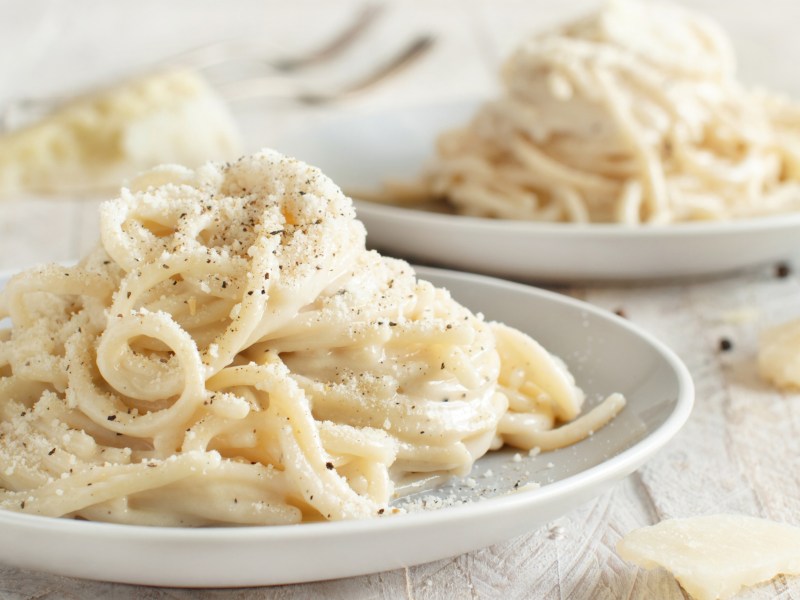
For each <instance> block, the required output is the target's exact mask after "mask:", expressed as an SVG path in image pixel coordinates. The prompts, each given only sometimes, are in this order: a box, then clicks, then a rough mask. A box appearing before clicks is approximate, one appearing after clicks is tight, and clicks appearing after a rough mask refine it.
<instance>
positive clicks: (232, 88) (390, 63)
mask: <svg viewBox="0 0 800 600" xmlns="http://www.w3.org/2000/svg"><path fill="white" fill-rule="evenodd" d="M434 42H435V38H434V37H433V36H432V35H427V34H424V35H420V36H417V37H415V38H414V39H412V40H411V42H410V43H408V44H407V45H405V46H403V47H402V48H401V49H400V51H399V52H397V53H396V54H394V55H393V56H392V57H391V58H389V60H387V61H386V62H384V63H382V64H379V65H378V66H377V67H376V68H374V69H373V70H372V71H370V72H369V73H367V74H366V75H365V76H363V77H361V78H359V79H356V80H354V81H350V82H348V83H347V84H345V85H344V86H342V87H339V88H337V89H335V90H334V91H332V92H331V91H327V90H322V89H314V87H307V86H306V85H303V84H298V83H297V82H296V81H292V80H289V79H285V78H284V79H276V78H271V77H258V78H252V79H243V80H240V81H232V82H228V83H221V84H218V85H217V88H218V90H219V92H220V94H221V95H222V97H223V98H225V99H226V100H228V101H229V102H236V101H241V100H251V99H255V98H274V99H285V100H293V101H296V102H300V103H302V104H325V103H329V102H334V101H338V100H343V99H345V98H349V97H351V96H353V95H355V94H357V93H360V92H364V91H366V90H369V89H371V88H373V87H374V86H375V85H377V84H379V83H381V82H383V81H385V80H386V79H388V78H389V77H392V76H394V75H397V74H398V73H400V72H401V71H403V70H404V69H405V68H407V67H409V66H410V65H411V64H413V63H414V62H415V61H417V60H418V59H419V58H421V57H422V56H423V55H424V54H426V53H427V52H428V51H429V50H430V49H431V48H432V47H433V44H434Z"/></svg>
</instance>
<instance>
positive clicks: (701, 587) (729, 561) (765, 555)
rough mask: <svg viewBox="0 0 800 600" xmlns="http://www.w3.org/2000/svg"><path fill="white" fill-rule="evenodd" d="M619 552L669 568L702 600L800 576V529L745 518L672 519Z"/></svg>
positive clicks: (628, 539)
mask: <svg viewBox="0 0 800 600" xmlns="http://www.w3.org/2000/svg"><path fill="white" fill-rule="evenodd" d="M617 552H618V553H619V555H620V556H621V557H622V558H624V559H625V560H627V561H630V562H632V563H634V564H637V565H639V566H640V567H643V568H645V569H652V568H655V567H659V566H660V567H664V568H665V569H667V570H669V571H670V572H672V574H673V575H675V578H676V579H677V580H678V581H679V582H680V584H681V586H682V587H683V588H684V589H685V590H686V591H687V592H688V593H689V594H691V595H692V597H693V598H695V599H696V600H716V599H725V598H730V597H731V596H733V595H734V594H736V593H737V592H738V591H739V590H740V589H741V588H742V587H745V586H751V585H754V584H757V583H760V582H764V581H769V580H770V579H772V578H773V577H775V576H776V575H778V574H787V575H788V574H800V527H793V526H791V525H786V524H784V523H776V522H773V521H768V520H766V519H757V518H754V517H748V516H744V515H724V514H723V515H709V516H704V517H692V518H687V519H668V520H666V521H662V522H661V523H658V524H657V525H653V526H651V527H643V528H642V529H637V530H635V531H632V532H631V533H629V534H628V535H626V536H625V537H624V538H623V539H622V540H621V541H620V542H619V544H618V545H617Z"/></svg>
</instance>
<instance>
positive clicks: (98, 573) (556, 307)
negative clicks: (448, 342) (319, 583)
mask: <svg viewBox="0 0 800 600" xmlns="http://www.w3.org/2000/svg"><path fill="white" fill-rule="evenodd" d="M419 272H420V275H421V276H423V277H425V278H427V279H430V280H432V281H434V282H435V283H436V284H438V285H443V286H446V287H448V288H449V289H450V290H451V291H452V293H453V295H454V297H455V298H457V299H459V300H460V301H461V302H463V303H464V304H466V305H467V306H469V307H471V308H472V309H473V310H476V311H483V312H484V313H485V314H486V316H487V317H488V318H490V319H497V320H503V321H505V322H506V323H508V324H509V325H512V326H514V327H518V328H520V329H522V330H523V331H525V332H527V333H529V334H531V335H533V336H534V337H535V338H536V339H538V340H539V341H540V342H542V343H543V344H544V345H545V347H547V348H548V349H550V350H551V351H553V352H555V353H557V354H559V355H560V356H561V357H562V358H564V359H565V360H566V361H567V363H568V364H569V365H570V368H571V369H572V371H573V372H574V373H575V375H576V378H577V380H578V382H579V383H580V384H581V385H582V387H583V388H584V390H585V391H586V392H587V398H588V400H587V402H588V403H589V404H590V405H591V404H594V403H596V402H597V401H598V400H599V399H601V398H602V397H604V396H605V395H606V394H608V393H610V392H613V391H620V392H622V393H624V394H625V396H626V397H627V400H628V404H627V406H626V407H625V409H624V410H623V411H622V413H620V414H619V415H618V416H617V418H616V419H615V420H614V421H613V422H612V423H611V424H610V425H608V426H606V427H604V428H603V429H601V430H600V431H598V432H596V433H595V434H594V435H593V436H592V437H591V438H589V439H587V440H584V441H582V442H580V443H578V444H576V445H574V446H571V447H569V448H565V449H563V450H558V451H554V452H549V453H546V454H542V455H539V456H536V457H530V456H528V455H527V454H525V453H523V455H522V457H521V458H522V459H521V460H514V459H513V456H514V451H513V450H512V451H500V452H495V453H489V455H487V456H485V457H484V458H482V459H481V460H480V461H478V463H477V465H476V467H475V469H474V470H473V474H472V476H473V478H474V482H466V483H469V484H473V483H476V485H474V486H470V485H466V484H464V483H462V482H460V481H456V482H454V483H453V484H452V485H451V486H449V488H446V489H441V490H437V491H435V492H428V493H423V494H422V495H423V496H428V497H431V496H435V497H438V498H441V499H445V500H446V501H447V500H449V501H450V502H453V501H454V502H455V504H456V506H451V507H447V508H440V509H436V510H424V511H418V512H411V513H408V514H404V515H397V516H392V517H385V518H382V519H375V520H365V521H349V522H333V523H318V524H308V525H294V526H279V527H243V528H208V529H171V528H163V527H141V526H128V525H113V524H105V523H91V522H86V521H74V520H68V519H53V518H45V517H34V516H29V515H22V514H17V513H13V512H6V511H0V539H2V544H0V561H2V562H5V563H8V564H12V565H17V566H20V567H26V568H32V569H40V570H44V571H51V572H54V573H60V574H64V575H71V576H75V577H84V578H90V579H101V580H106V581H119V582H127V583H138V584H147V585H161V586H190V587H211V586H215V587H217V586H252V585H268V584H282V583H294V582H301V581H313V580H321V579H331V578H338V577H348V576H353V575H360V574H365V573H372V572H378V571H384V570H388V569H396V568H400V567H404V566H410V565H414V564H419V563H423V562H428V561H432V560H437V559H441V558H445V557H448V556H454V555H457V554H460V553H463V552H467V551H469V550H473V549H475V548H480V547H483V546H487V545H490V544H493V543H496V542H499V541H502V540H505V539H508V538H511V537H514V536H516V535H519V534H522V533H524V532H526V531H529V530H532V529H534V528H536V527H538V526H540V525H542V524H544V523H546V522H547V521H549V520H551V519H553V518H555V517H558V516H560V515H562V514H564V513H566V512H567V511H569V510H570V509H572V508H574V507H575V506H577V505H579V504H581V503H582V502H585V501H586V500H588V499H590V498H592V497H594V496H596V495H598V494H600V493H601V492H603V491H604V490H605V489H607V488H608V487H609V486H611V485H612V484H613V483H614V482H615V481H617V480H619V479H620V478H622V477H625V476H626V475H628V474H629V473H631V472H632V471H634V470H635V469H636V468H637V467H639V466H640V465H641V464H642V463H643V462H644V461H645V460H647V458H649V457H650V456H651V455H652V454H653V453H654V452H656V450H658V449H659V448H661V447H662V446H663V445H664V444H665V443H667V442H668V441H669V440H670V438H672V437H673V436H674V435H675V434H676V433H677V432H678V430H679V429H680V428H681V426H682V425H683V423H684V422H685V421H686V419H687V418H688V417H689V413H690V411H691V407H692V399H693V386H692V381H691V378H690V376H689V374H688V372H687V370H686V367H684V366H683V364H682V363H681V362H680V360H679V359H678V358H677V357H676V356H675V355H674V354H673V353H672V352H671V351H670V350H668V349H667V348H666V347H665V346H664V345H662V344H661V343H660V342H658V341H656V340H655V339H654V338H652V337H651V336H650V335H648V334H646V333H644V332H642V331H640V330H638V329H637V328H636V327H634V326H633V325H631V324H630V323H628V322H627V321H625V320H624V319H620V318H618V317H615V316H614V315H612V314H610V313H607V312H605V311H601V310H599V309H596V308H593V307H591V306H589V305H587V304H584V303H582V302H578V301H576V300H573V299H570V298H567V297H564V296H560V295H557V294H553V293H551V292H546V291H541V290H537V289H533V288H530V287H527V286H523V285H519V284H514V283H508V282H504V281H500V280H496V279H490V278H486V277H481V276H476V275H468V274H463V273H454V272H448V271H441V270H436V269H425V268H421V269H420V270H419ZM6 280H7V278H6ZM4 281H5V280H0V285H2V284H3V283H4ZM487 471H491V473H492V474H491V475H490V476H487ZM530 482H536V483H539V484H541V487H539V488H538V489H520V488H524V486H525V485H526V484H527V483H530ZM429 499H430V498H429Z"/></svg>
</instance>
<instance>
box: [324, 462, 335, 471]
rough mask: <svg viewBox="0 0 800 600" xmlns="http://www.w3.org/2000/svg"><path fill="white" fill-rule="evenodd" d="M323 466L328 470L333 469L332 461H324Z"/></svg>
mask: <svg viewBox="0 0 800 600" xmlns="http://www.w3.org/2000/svg"><path fill="white" fill-rule="evenodd" d="M325 468H326V469H328V470H332V469H333V463H332V462H326V463H325Z"/></svg>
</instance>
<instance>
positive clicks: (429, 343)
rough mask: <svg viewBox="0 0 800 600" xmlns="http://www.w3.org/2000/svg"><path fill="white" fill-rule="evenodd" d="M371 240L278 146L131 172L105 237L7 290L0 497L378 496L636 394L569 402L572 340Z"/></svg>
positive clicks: (255, 516)
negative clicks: (458, 291) (429, 275)
mask: <svg viewBox="0 0 800 600" xmlns="http://www.w3.org/2000/svg"><path fill="white" fill-rule="evenodd" d="M364 239H365V232H364V228H363V226H362V224H361V223H360V222H359V221H357V220H356V219H355V215H354V211H353V207H352V204H351V202H350V200H349V199H348V198H347V197H346V196H344V195H343V194H342V192H341V191H340V190H339V188H338V187H336V186H335V185H334V184H333V182H331V181H330V180H329V179H328V178H326V177H325V176H324V175H323V174H322V173H320V172H319V171H318V170H317V169H315V168H312V167H309V166H307V165H305V164H303V163H301V162H299V161H296V160H293V159H289V158H285V157H283V156H281V155H279V154H277V153H275V152H272V151H263V152H261V153H259V154H257V155H254V156H251V157H246V158H243V159H240V160H239V161H237V162H235V163H231V164H225V165H220V164H208V165H206V166H205V167H202V168H200V169H198V170H196V171H192V170H189V169H185V168H179V167H163V168H159V169H156V170H153V171H151V172H149V173H147V174H145V175H143V176H141V177H139V178H138V179H136V180H134V181H133V182H132V184H130V186H129V187H128V188H126V189H123V190H122V193H121V196H120V197H119V198H118V199H116V200H112V201H108V202H106V203H104V204H103V205H102V208H101V243H100V244H99V245H98V247H97V248H96V249H95V250H94V251H93V252H91V253H90V254H89V255H88V256H87V257H86V258H84V259H83V260H82V261H81V262H79V263H78V264H77V265H76V266H72V267H61V266H54V265H50V266H45V267H40V268H36V269H32V270H29V271H26V272H23V273H21V274H19V275H17V276H15V277H14V278H12V279H11V281H10V282H9V284H8V285H7V286H6V288H5V290H4V291H3V292H2V295H1V296H0V318H2V317H9V318H10V321H11V327H10V328H7V329H5V330H2V331H0V506H2V507H3V508H5V509H9V510H15V511H22V512H26V513H31V514H38V515H48V516H68V517H80V518H84V519H91V520H101V521H113V522H119V523H140V524H151V525H168V526H179V525H182V526H201V525H214V524H238V525H244V524H285V523H297V522H301V521H309V520H320V519H331V520H333V519H349V518H360V517H370V516H376V515H379V514H384V513H385V512H387V509H388V508H389V502H390V501H391V499H392V498H393V495H394V491H395V487H396V485H397V484H398V483H399V482H402V481H403V480H404V479H405V478H408V477H423V476H432V475H464V474H466V473H468V472H469V470H470V468H471V466H472V464H473V462H474V461H475V460H476V459H477V458H478V457H480V456H481V455H483V454H484V453H485V452H487V451H488V450H490V449H495V448H498V447H500V446H501V445H503V444H511V445H514V446H517V447H519V448H525V449H530V448H534V447H539V448H542V449H544V450H547V449H552V448H558V447H561V446H564V445H567V444H571V443H574V442H576V441H578V440H580V439H582V438H584V437H586V436H587V435H589V434H590V433H591V432H592V431H594V430H596V429H597V428H598V427H602V426H603V425H604V424H605V423H606V422H607V421H608V420H610V419H611V418H612V417H613V416H614V415H615V414H616V413H617V412H618V411H619V410H620V409H621V408H622V406H623V404H624V399H623V398H622V397H621V396H620V395H619V394H613V395H611V396H609V398H607V399H606V400H605V401H604V402H603V403H601V404H600V405H598V406H597V407H596V408H594V409H593V410H592V411H590V412H588V413H587V414H585V415H583V416H581V417H578V415H579V412H580V410H581V406H582V403H583V393H582V392H581V390H580V389H579V388H578V387H577V386H576V384H575V382H574V379H573V377H572V375H570V373H569V371H568V370H567V368H566V367H565V365H564V364H563V363H562V362H561V361H560V360H559V359H557V358H556V357H554V356H552V355H550V354H549V353H548V352H547V351H546V350H545V349H544V348H542V347H541V346H540V345H539V344H538V343H537V342H535V341H534V340H532V339H531V338H530V337H528V336H526V335H524V334H522V333H520V332H519V331H516V330H514V329H511V328H509V327H506V326H504V325H501V324H499V323H488V322H485V321H484V320H483V318H482V317H480V316H476V315H474V314H472V313H471V312H470V311H469V310H467V309H466V308H464V307H463V306H461V305H459V304H458V303H457V302H455V301H454V300H453V299H452V298H451V297H450V295H449V294H448V292H447V291H445V290H443V289H439V288H436V287H434V286H433V285H431V284H430V283H428V282H425V281H422V280H418V279H416V277H415V274H414V271H413V270H412V268H411V267H410V266H409V265H408V264H406V263H405V262H402V261H399V260H393V259H389V258H383V257H381V256H380V255H378V254H377V253H375V252H370V251H367V250H366V249H365V246H364ZM576 417H578V418H577V419H576ZM567 422H568V423H567ZM561 423H567V424H566V425H564V426H561V427H559V425H560V424H561Z"/></svg>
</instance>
